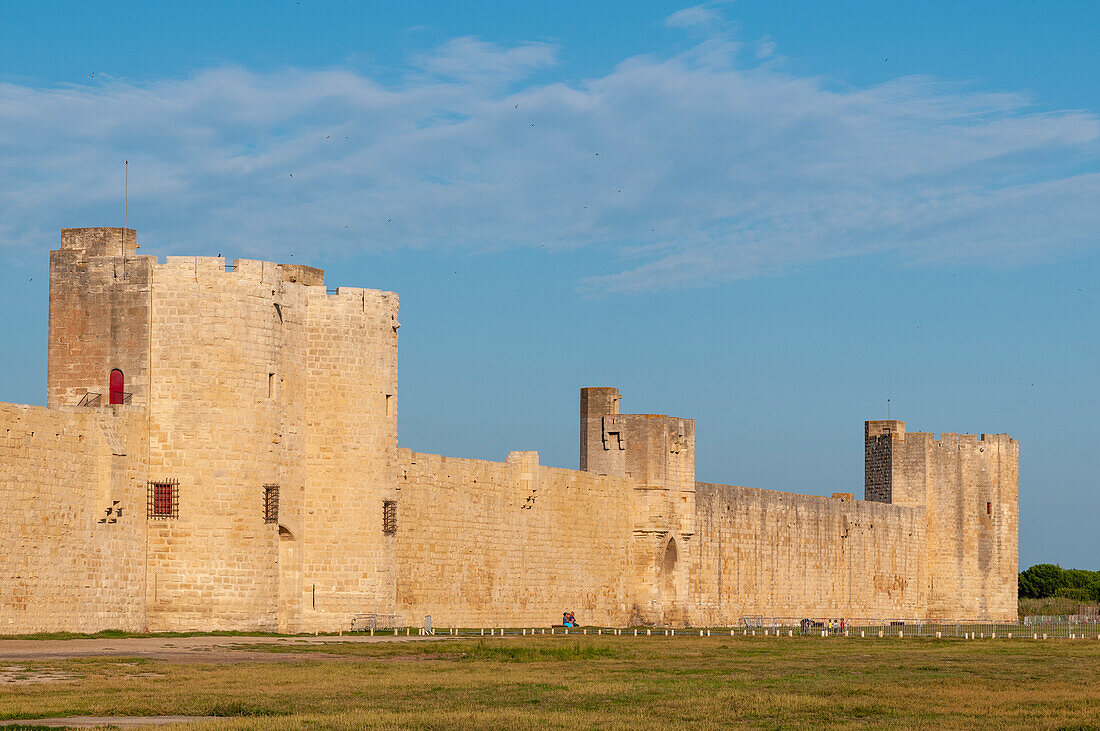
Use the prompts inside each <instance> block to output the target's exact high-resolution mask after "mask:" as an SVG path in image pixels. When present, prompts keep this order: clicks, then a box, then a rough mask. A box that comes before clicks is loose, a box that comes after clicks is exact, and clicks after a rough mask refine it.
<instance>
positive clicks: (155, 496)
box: [148, 480, 180, 518]
mask: <svg viewBox="0 0 1100 731" xmlns="http://www.w3.org/2000/svg"><path fill="white" fill-rule="evenodd" d="M179 503H180V483H179V480H160V481H157V482H150V483H149V512H148V517H150V518H178V517H179V514H180V512H179V511H180V506H179Z"/></svg>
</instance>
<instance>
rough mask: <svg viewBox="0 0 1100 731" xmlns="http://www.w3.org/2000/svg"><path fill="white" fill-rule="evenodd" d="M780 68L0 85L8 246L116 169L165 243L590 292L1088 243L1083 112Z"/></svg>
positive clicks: (552, 52) (1030, 255) (69, 214)
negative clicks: (585, 249)
mask: <svg viewBox="0 0 1100 731" xmlns="http://www.w3.org/2000/svg"><path fill="white" fill-rule="evenodd" d="M715 13H716V11H715V10H714V9H713V7H712V6H700V7H697V8H692V9H689V10H685V11H681V12H680V13H677V14H676V15H674V16H672V17H670V18H669V25H672V26H677V27H687V26H690V27H696V26H699V25H700V24H704V23H707V22H710V20H712V18H710V17H709V14H715ZM678 16H679V17H678ZM723 33H724V31H723ZM761 49H765V50H766V52H762V50H761ZM772 53H773V44H771V42H770V41H767V40H766V39H765V40H764V41H762V42H758V43H757V44H755V45H754V46H749V47H747V50H744V51H743V50H742V49H741V47H740V46H739V44H738V43H736V42H735V41H733V40H731V39H728V38H725V37H724V36H723V35H720V34H715V35H713V36H711V37H708V38H705V39H703V40H701V41H700V42H699V44H698V45H696V46H694V47H692V48H690V49H688V50H686V51H682V52H679V53H676V54H673V55H665V56H661V55H647V56H643V57H636V58H629V59H624V60H623V61H622V62H621V63H620V64H619V65H618V66H617V67H616V68H614V69H613V70H611V71H610V72H609V73H607V74H606V75H604V76H600V77H598V78H591V79H587V80H584V81H583V82H579V83H570V84H566V83H545V82H544V81H540V82H539V83H534V82H531V81H525V80H527V79H530V78H532V76H531V75H532V74H533V73H535V72H538V73H540V74H541V75H543V76H544V75H545V74H546V73H547V70H548V69H552V68H553V66H554V64H555V63H556V59H557V55H558V49H557V48H556V47H554V46H552V45H549V44H545V43H524V44H519V45H513V46H501V45H498V44H492V43H488V42H485V41H481V40H478V39H473V38H459V39H454V40H451V41H448V42H446V43H444V44H442V45H441V46H440V47H439V48H437V49H436V50H435V52H433V53H431V54H427V55H424V56H419V57H416V58H413V59H411V60H410V63H409V66H408V68H407V69H405V70H404V73H403V74H400V75H399V77H400V78H401V79H402V80H401V81H399V82H391V83H382V82H379V81H377V80H375V79H372V78H370V77H368V76H364V75H361V74H357V73H353V72H351V71H348V70H341V69H329V70H300V69H290V70H283V71H277V72H271V73H263V74H261V73H255V72H252V71H249V70H247V69H242V68H218V69H213V70H208V71H204V72H202V73H199V74H197V75H195V76H193V77H190V78H186V79H172V80H163V81H160V82H155V83H148V84H136V83H132V82H129V81H127V80H124V79H107V80H103V81H100V79H99V77H98V76H97V78H96V79H95V83H89V84H88V85H84V86H63V87H56V88H46V89H43V88H30V87H25V86H19V85H15V84H6V85H0V167H2V169H3V170H4V174H5V178H6V184H5V185H4V186H3V187H2V188H0V242H2V244H0V245H7V246H10V247H13V248H17V249H25V250H28V249H29V250H31V251H35V250H41V248H42V246H44V245H47V244H52V243H53V242H54V239H55V238H56V228H57V227H58V226H59V225H64V226H70V225H99V224H115V223H120V221H119V220H117V219H120V218H121V200H120V199H121V175H120V165H121V162H122V160H123V159H128V160H130V164H131V211H132V212H133V213H132V216H131V223H134V224H136V225H137V226H139V227H140V229H141V235H142V238H143V240H144V241H146V242H149V241H152V242H155V243H156V244H157V247H158V249H162V250H163V249H169V250H171V249H173V248H175V247H177V246H178V250H180V251H187V252H192V251H199V252H203V251H211V252H213V253H216V252H217V251H223V252H240V253H241V254H244V255H265V256H276V255H279V254H282V253H285V252H286V251H288V250H290V251H303V253H304V252H308V251H309V250H310V249H318V248H328V249H332V250H340V251H354V250H357V249H360V250H361V249H366V250H372V249H373V250H377V249H385V248H393V247H460V248H465V249H469V250H486V249H495V248H507V247H524V246H537V245H543V246H547V247H549V248H556V249H559V250H560V249H567V248H573V247H581V246H589V245H599V246H604V247H611V248H612V249H613V250H615V251H617V252H619V254H620V255H621V256H620V259H619V261H620V262H621V266H620V268H619V269H618V270H615V271H608V272H606V273H605V274H603V275H602V276H596V277H593V278H590V279H588V280H585V281H584V282H583V283H579V284H580V286H582V287H584V288H585V289H587V290H589V291H592V292H608V291H632V290H644V289H651V288H660V287H681V286H694V285H699V284H706V283H715V282H722V281H728V280H731V279H737V278H743V277H750V276H758V275H763V274H774V273H778V272H782V271H784V270H785V269H786V268H788V267H792V266H799V265H805V264H807V263H811V262H813V261H817V260H822V259H828V258H836V257H844V256H855V255H860V254H865V253H869V252H893V253H894V254H895V255H896V256H897V257H898V259H899V260H900V261H911V262H941V261H948V260H962V261H970V262H997V263H1007V264H1014V263H1026V262H1029V261H1033V260H1040V259H1050V258H1054V257H1064V256H1068V255H1072V254H1074V253H1076V252H1078V251H1080V250H1082V249H1085V248H1087V247H1095V246H1096V245H1097V244H1098V243H1100V241H1098V238H1097V233H1096V232H1097V231H1100V206H1098V205H1096V201H1097V200H1100V166H1098V165H1097V161H1098V159H1100V158H1098V155H1097V153H1098V151H1100V121H1098V119H1097V116H1096V115H1095V114H1093V113H1091V112H1085V111H1073V110H1066V111H1058V112H1049V111H1045V112H1040V111H1038V110H1036V109H1035V108H1033V106H1032V105H1031V102H1030V100H1029V99H1028V98H1027V97H1026V96H1024V95H1022V94H1013V93H989V92H985V91H981V90H975V89H973V88H970V87H967V86H964V85H959V84H953V83H948V82H945V81H942V80H935V79H929V78H922V77H905V78H898V79H894V80H892V81H890V82H889V83H884V84H879V85H874V86H869V87H864V88H858V87H856V88H852V87H846V88H839V89H838V88H836V87H837V85H836V84H830V83H827V82H826V81H824V80H822V79H819V78H814V77H799V76H795V75H792V74H790V73H786V72H784V71H783V70H782V69H783V66H782V64H781V63H777V62H776V61H774V60H773V59H772V58H771V54H772ZM764 57H767V58H766V59H765V60H763V61H761V60H759V59H760V58H764ZM387 78H392V75H389V76H387Z"/></svg>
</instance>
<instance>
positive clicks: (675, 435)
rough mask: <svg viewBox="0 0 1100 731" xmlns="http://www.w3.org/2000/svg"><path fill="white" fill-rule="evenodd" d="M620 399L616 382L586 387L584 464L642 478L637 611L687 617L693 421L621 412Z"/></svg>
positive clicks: (669, 618)
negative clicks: (609, 385)
mask: <svg viewBox="0 0 1100 731" xmlns="http://www.w3.org/2000/svg"><path fill="white" fill-rule="evenodd" d="M620 399H621V396H620V395H619V390H618V389H617V388H611V387H593V388H583V389H581V413H580V417H581V430H580V437H581V454H580V468H581V470H584V471H586V472H595V473H598V474H606V475H614V476H617V477H630V478H632V479H633V481H634V482H635V483H636V486H635V487H634V496H633V502H632V505H633V515H634V535H633V544H632V554H633V568H634V586H635V593H634V610H633V611H634V616H635V618H636V619H637V620H638V621H641V622H657V623H666V624H673V623H682V622H686V621H687V620H688V618H689V614H690V604H691V602H690V600H689V596H688V595H689V579H690V576H691V563H692V561H693V558H692V556H693V548H694V544H692V543H691V541H692V539H693V537H694V535H695V421H694V420H693V419H680V418H676V417H672V416H662V415H657V414H620V413H619V400H620Z"/></svg>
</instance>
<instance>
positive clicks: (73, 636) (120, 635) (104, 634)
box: [0, 629, 337, 640]
mask: <svg viewBox="0 0 1100 731" xmlns="http://www.w3.org/2000/svg"><path fill="white" fill-rule="evenodd" d="M320 634H321V635H332V636H335V635H336V634H337V633H336V632H321V633H320ZM314 636H316V635H315V634H314V633H312V632H311V633H309V634H308V635H280V634H278V633H276V632H237V631H231V630H227V631H222V632H126V631H124V630H120V629H104V630H100V631H99V632H36V633H34V634H29V635H0V640H122V639H142V638H149V637H314Z"/></svg>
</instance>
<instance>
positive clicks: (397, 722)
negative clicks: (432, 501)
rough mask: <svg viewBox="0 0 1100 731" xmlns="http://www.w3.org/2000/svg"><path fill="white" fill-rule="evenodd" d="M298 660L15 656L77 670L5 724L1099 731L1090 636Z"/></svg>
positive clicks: (25, 693)
mask: <svg viewBox="0 0 1100 731" xmlns="http://www.w3.org/2000/svg"><path fill="white" fill-rule="evenodd" d="M240 644H241V646H242V649H243V648H244V647H248V649H249V650H251V651H253V652H255V651H256V650H266V649H272V648H269V647H268V648H265V647H264V646H260V645H255V646H249V643H248V639H247V638H246V637H242V638H240ZM280 649H281V648H280ZM303 651H304V652H307V653H309V654H308V656H307V657H308V659H306V660H299V661H295V662H282V661H279V660H281V659H282V658H281V655H280V654H279V653H277V652H272V653H271V655H272V657H271V660H273V662H245V663H235V664H232V663H221V664H218V663H208V662H185V663H173V662H166V661H158V660H146V659H130V658H112V659H104V658H85V659H74V660H64V661H61V660H57V661H48V662H47V661H34V662H23V661H20V663H19V665H20V666H21V667H20V669H19V672H23V673H26V674H27V675H33V674H35V673H39V674H46V675H51V674H52V675H54V676H58V677H63V676H64V675H65V674H68V675H72V676H75V677H74V678H73V679H70V680H64V679H63V680H60V681H58V680H54V681H53V682H43V683H27V684H7V685H0V717H2V718H9V719H10V718H28V717H31V718H34V717H43V716H76V715H111V716H121V715H176V714H182V715H215V716H221V717H224V719H223V720H219V721H216V722H214V723H213V724H212V727H215V728H235V729H237V728H240V729H245V728H247V729H283V728H349V729H350V728H381V727H394V726H403V727H410V726H411V727H423V728H444V727H446V728H454V727H467V728H474V727H476V728H488V727H493V728H547V727H549V728H577V727H599V728H610V729H619V728H621V729H647V728H654V729H657V728H660V729H668V728H683V727H687V726H691V727H701V728H706V727H710V728H718V727H723V726H729V725H743V726H753V727H762V728H786V727H803V728H821V727H834V728H839V727H856V726H858V727H872V728H919V727H923V728H973V727H990V726H996V727H1003V728H1024V727H1027V728H1064V729H1083V728H1098V729H1100V675H1098V673H1097V670H1098V669H1100V641H1097V640H1095V639H1093V640H1076V641H1074V640H1060V641H1048V642H1042V641H1034V640H1000V639H999V640H986V641H982V640H976V641H965V640H942V641H937V640H927V639H896V638H894V639H877V638H875V639H855V638H852V639H844V638H829V639H824V638H797V637H796V638H786V637H784V638H774V637H768V638H764V637H735V638H717V637H711V638H699V637H675V638H669V637H652V638H643V637H639V638H634V637H622V638H596V637H591V636H589V637H577V636H575V635H574V636H570V637H561V636H557V637H554V638H551V637H549V636H546V637H541V636H540V637H537V638H530V637H528V638H516V639H503V640H501V639H496V640H487V641H481V640H444V641H431V642H407V643H389V644H369V645H368V644H348V643H343V644H335V645H325V646H323V647H322V646H307V647H306V648H304V649H303V648H302V647H295V648H294V652H303ZM314 657H316V659H315V660H314V659H312V658H314ZM3 664H8V665H10V664H11V663H2V662H0V665H3ZM59 674H61V675H59Z"/></svg>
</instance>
